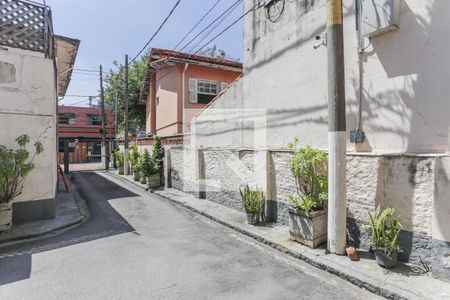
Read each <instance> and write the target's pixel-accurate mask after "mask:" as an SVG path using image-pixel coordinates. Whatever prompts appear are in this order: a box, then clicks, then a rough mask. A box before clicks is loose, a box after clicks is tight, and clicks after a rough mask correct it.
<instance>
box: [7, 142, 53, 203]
mask: <svg viewBox="0 0 450 300" xmlns="http://www.w3.org/2000/svg"><path fill="white" fill-rule="evenodd" d="M16 142H17V144H18V145H19V149H18V150H14V149H9V148H6V147H5V146H0V203H9V202H10V201H12V200H13V199H14V198H15V197H17V196H19V195H20V194H22V191H23V188H24V186H25V181H26V179H27V176H28V174H29V173H30V172H31V171H32V170H33V169H34V163H33V162H34V159H35V157H36V156H37V155H39V154H41V153H42V152H43V151H44V146H43V145H42V143H41V142H38V141H37V142H35V143H34V153H33V154H31V153H30V152H29V151H28V150H26V146H27V145H28V144H29V143H30V138H29V136H28V135H21V136H19V137H18V138H17V139H16Z"/></svg>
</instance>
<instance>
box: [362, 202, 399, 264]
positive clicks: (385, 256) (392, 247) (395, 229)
mask: <svg viewBox="0 0 450 300" xmlns="http://www.w3.org/2000/svg"><path fill="white" fill-rule="evenodd" d="M369 220H370V224H367V225H364V228H365V229H370V231H371V237H370V241H371V248H372V250H373V251H374V252H375V258H376V260H377V263H378V264H379V265H380V266H382V267H384V268H386V269H390V268H393V267H395V266H396V265H397V263H398V254H399V252H400V247H399V246H398V236H399V234H400V231H401V230H402V224H401V223H400V217H399V216H396V215H395V209H393V208H385V209H383V210H381V208H380V207H377V208H376V209H375V210H374V211H373V212H369Z"/></svg>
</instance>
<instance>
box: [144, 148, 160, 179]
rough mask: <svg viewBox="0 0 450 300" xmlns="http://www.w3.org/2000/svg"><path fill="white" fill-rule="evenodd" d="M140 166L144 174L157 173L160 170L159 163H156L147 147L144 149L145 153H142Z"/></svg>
mask: <svg viewBox="0 0 450 300" xmlns="http://www.w3.org/2000/svg"><path fill="white" fill-rule="evenodd" d="M140 167H141V171H142V173H143V174H144V176H151V175H155V174H158V172H159V169H158V166H157V164H156V163H155V161H154V160H153V158H152V157H151V155H150V153H149V152H148V150H147V149H145V150H144V155H142V161H141V165H140Z"/></svg>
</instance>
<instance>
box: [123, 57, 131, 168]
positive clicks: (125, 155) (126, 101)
mask: <svg viewBox="0 0 450 300" xmlns="http://www.w3.org/2000/svg"><path fill="white" fill-rule="evenodd" d="M123 101H124V104H125V137H124V140H125V151H124V173H125V175H128V174H129V173H130V172H129V166H128V146H129V144H128V55H125V93H124V99H123Z"/></svg>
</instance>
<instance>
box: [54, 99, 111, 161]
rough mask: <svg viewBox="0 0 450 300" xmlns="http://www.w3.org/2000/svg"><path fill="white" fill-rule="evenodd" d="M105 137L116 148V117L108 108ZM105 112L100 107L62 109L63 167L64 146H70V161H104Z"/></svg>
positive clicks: (61, 151)
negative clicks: (102, 152)
mask: <svg viewBox="0 0 450 300" xmlns="http://www.w3.org/2000/svg"><path fill="white" fill-rule="evenodd" d="M105 115H106V117H105V131H106V134H105V137H106V140H107V141H108V142H107V148H108V144H109V145H111V146H112V140H113V139H115V136H116V135H115V115H114V111H113V110H112V109H108V108H106V109H105ZM101 125H102V120H101V110H100V108H99V107H75V106H59V107H58V137H59V154H58V155H59V156H58V161H59V163H60V164H63V163H64V144H65V143H68V147H69V162H70V163H85V162H99V161H101V141H102V136H101Z"/></svg>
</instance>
